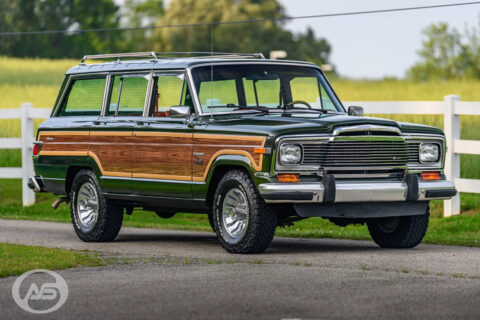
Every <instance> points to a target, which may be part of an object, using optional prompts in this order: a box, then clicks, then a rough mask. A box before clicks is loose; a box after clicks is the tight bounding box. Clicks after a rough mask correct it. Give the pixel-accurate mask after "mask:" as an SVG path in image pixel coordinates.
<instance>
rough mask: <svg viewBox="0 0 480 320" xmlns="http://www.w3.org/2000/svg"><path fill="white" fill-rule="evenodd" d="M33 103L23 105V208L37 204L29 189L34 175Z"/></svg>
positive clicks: (33, 194)
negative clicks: (30, 180)
mask: <svg viewBox="0 0 480 320" xmlns="http://www.w3.org/2000/svg"><path fill="white" fill-rule="evenodd" d="M32 108H33V105H32V104H31V103H22V105H21V107H20V109H21V115H22V117H21V125H22V138H21V139H22V202H23V206H24V207H25V206H30V205H32V204H35V193H34V192H33V191H32V190H30V188H28V186H27V183H28V178H29V177H31V176H33V175H34V170H33V160H32V149H33V119H32V118H31V116H30V114H31V112H30V110H31V109H32Z"/></svg>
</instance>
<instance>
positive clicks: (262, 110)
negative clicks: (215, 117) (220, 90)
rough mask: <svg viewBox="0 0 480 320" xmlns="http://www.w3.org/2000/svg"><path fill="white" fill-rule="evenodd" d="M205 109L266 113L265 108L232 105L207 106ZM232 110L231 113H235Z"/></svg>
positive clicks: (266, 109)
mask: <svg viewBox="0 0 480 320" xmlns="http://www.w3.org/2000/svg"><path fill="white" fill-rule="evenodd" d="M207 108H209V109H214V108H229V109H236V110H255V111H261V112H264V113H268V108H267V107H265V106H251V107H250V106H237V105H235V104H233V103H229V104H227V105H224V106H208V107H207ZM236 110H233V111H236Z"/></svg>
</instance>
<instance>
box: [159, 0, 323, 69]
mask: <svg viewBox="0 0 480 320" xmlns="http://www.w3.org/2000/svg"><path fill="white" fill-rule="evenodd" d="M283 17H285V12H284V9H283V7H282V6H281V5H280V4H279V3H278V2H277V1H276V0H256V1H253V0H242V1H235V0H177V1H171V2H170V4H169V6H168V7H167V8H166V10H165V15H164V16H163V17H162V18H161V19H159V20H158V21H157V25H175V24H187V23H188V24H191V23H206V22H210V21H222V22H224V21H236V20H251V19H264V18H283ZM283 25H284V23H283V22H282V21H278V20H277V21H273V20H268V21H262V22H252V23H242V24H228V25H213V26H210V25H205V26H194V27H183V28H161V29H157V30H155V32H154V33H153V36H152V40H153V41H152V43H153V44H154V49H155V50H156V51H166V52H168V51H207V52H208V51H211V50H212V49H213V51H217V52H262V53H263V54H264V55H265V56H267V57H268V55H269V52H270V51H271V50H285V51H287V53H288V58H289V59H300V60H309V61H312V62H316V63H319V64H322V63H327V62H328V56H329V53H330V45H329V44H328V43H327V41H326V40H325V39H319V38H317V37H316V36H315V34H314V32H313V30H311V29H309V30H308V31H307V32H306V33H305V34H293V33H291V32H290V31H287V30H285V29H284V28H283ZM212 31H213V37H212ZM212 40H213V45H212Z"/></svg>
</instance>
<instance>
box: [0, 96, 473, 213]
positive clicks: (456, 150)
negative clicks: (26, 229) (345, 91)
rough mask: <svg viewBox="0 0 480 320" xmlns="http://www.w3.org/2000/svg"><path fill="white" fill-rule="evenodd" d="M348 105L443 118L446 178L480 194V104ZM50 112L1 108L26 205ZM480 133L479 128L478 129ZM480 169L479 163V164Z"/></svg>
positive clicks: (4, 145)
mask: <svg viewBox="0 0 480 320" xmlns="http://www.w3.org/2000/svg"><path fill="white" fill-rule="evenodd" d="M344 105H345V106H349V105H359V106H363V107H364V108H365V113H368V114H432V115H443V116H444V131H445V137H446V140H447V146H448V148H447V154H446V159H445V175H446V176H447V179H449V180H452V181H454V183H455V186H456V187H457V190H458V191H459V192H469V193H480V180H475V179H464V178H460V154H476V155H480V141H472V140H460V116H461V115H476V116H480V102H462V101H460V97H459V96H455V95H449V96H445V99H444V101H418V102H417V101H415V102H411V101H405V102H404V101H349V102H344ZM49 116H50V109H44V108H41V109H39V108H33V106H32V104H30V103H24V104H22V105H21V107H20V109H0V119H21V125H22V137H21V138H0V149H22V168H0V178H21V179H22V198H23V205H24V206H28V205H32V204H34V203H35V193H33V192H32V191H31V190H30V189H29V188H28V187H27V182H28V178H29V177H31V176H32V175H33V163H32V148H33V136H34V132H33V119H35V118H40V119H44V118H48V117H49ZM478 129H479V130H480V128H478ZM478 165H479V166H480V163H479V164H478ZM459 213H460V194H458V195H457V196H455V197H453V198H452V199H451V200H445V206H444V216H447V217H448V216H451V215H455V214H459Z"/></svg>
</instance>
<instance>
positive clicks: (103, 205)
mask: <svg viewBox="0 0 480 320" xmlns="http://www.w3.org/2000/svg"><path fill="white" fill-rule="evenodd" d="M70 200H71V202H70V214H71V217H72V223H73V228H74V229H75V232H76V233H77V235H78V237H79V238H80V239H82V240H83V241H87V242H101V241H113V239H115V237H116V236H117V235H118V232H119V231H120V228H121V227H122V221H123V207H121V206H118V205H116V204H115V203H113V202H111V201H109V200H107V199H105V197H104V196H103V193H102V190H101V189H100V186H99V184H98V181H97V178H96V176H95V174H94V173H93V172H92V171H91V170H81V171H79V172H78V173H77V175H76V176H75V179H74V180H73V184H72V189H71V191H70Z"/></svg>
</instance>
